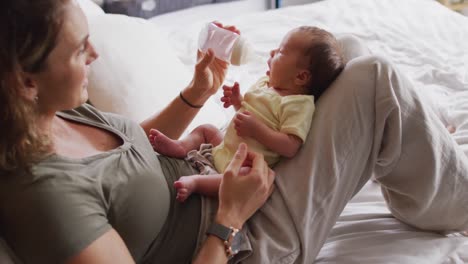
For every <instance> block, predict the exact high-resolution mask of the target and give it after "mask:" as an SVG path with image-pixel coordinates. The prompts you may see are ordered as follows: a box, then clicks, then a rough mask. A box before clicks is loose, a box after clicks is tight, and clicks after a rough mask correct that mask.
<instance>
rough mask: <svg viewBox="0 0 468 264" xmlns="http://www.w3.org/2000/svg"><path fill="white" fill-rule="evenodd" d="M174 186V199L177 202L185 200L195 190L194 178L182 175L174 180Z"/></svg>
mask: <svg viewBox="0 0 468 264" xmlns="http://www.w3.org/2000/svg"><path fill="white" fill-rule="evenodd" d="M174 188H176V189H177V196H176V199H177V201H179V202H183V201H185V200H186V199H187V198H188V197H189V196H190V195H191V194H192V193H193V191H194V190H195V188H196V182H195V178H193V177H190V176H183V177H180V179H179V180H178V181H176V182H174Z"/></svg>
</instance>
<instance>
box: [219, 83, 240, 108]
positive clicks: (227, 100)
mask: <svg viewBox="0 0 468 264" xmlns="http://www.w3.org/2000/svg"><path fill="white" fill-rule="evenodd" d="M242 100H244V97H243V96H242V95H241V94H240V89H239V83H238V82H235V83H234V85H233V86H228V85H223V97H221V102H223V103H224V108H228V107H229V106H231V105H232V106H234V109H236V111H238V110H239V109H240V107H241V103H242Z"/></svg>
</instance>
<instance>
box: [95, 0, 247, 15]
mask: <svg viewBox="0 0 468 264" xmlns="http://www.w3.org/2000/svg"><path fill="white" fill-rule="evenodd" d="M232 1H238V0H104V3H103V9H104V11H105V12H106V13H116V14H126V15H129V16H137V17H143V18H150V17H154V16H157V15H160V14H164V13H168V12H172V11H176V10H180V9H185V8H189V7H194V6H198V5H206V4H216V3H223V2H232Z"/></svg>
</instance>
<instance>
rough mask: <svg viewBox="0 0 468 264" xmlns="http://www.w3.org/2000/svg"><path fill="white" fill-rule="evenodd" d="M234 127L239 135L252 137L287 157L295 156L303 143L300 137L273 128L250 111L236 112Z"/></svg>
mask: <svg viewBox="0 0 468 264" xmlns="http://www.w3.org/2000/svg"><path fill="white" fill-rule="evenodd" d="M234 128H235V129H236V132H237V135H238V136H240V137H251V138H253V139H255V140H257V141H258V142H260V144H262V145H264V146H266V147H267V148H269V149H271V150H272V151H274V152H276V153H278V154H280V155H281V156H284V157H287V158H292V157H294V155H296V153H297V151H298V150H299V148H300V147H301V145H302V140H301V139H300V138H299V137H297V136H295V135H290V134H285V133H282V132H278V131H275V130H273V129H271V128H270V127H268V126H267V125H265V124H264V123H263V122H261V121H260V120H258V119H257V118H256V117H255V116H254V115H252V114H251V113H249V112H248V111H244V112H242V113H237V114H236V116H235V117H234Z"/></svg>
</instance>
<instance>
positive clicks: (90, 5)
mask: <svg viewBox="0 0 468 264" xmlns="http://www.w3.org/2000/svg"><path fill="white" fill-rule="evenodd" d="M78 4H79V5H80V7H81V9H83V12H84V13H85V15H86V17H90V16H92V15H102V14H104V10H102V9H101V7H100V6H98V5H97V4H96V3H95V2H93V1H91V0H78Z"/></svg>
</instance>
